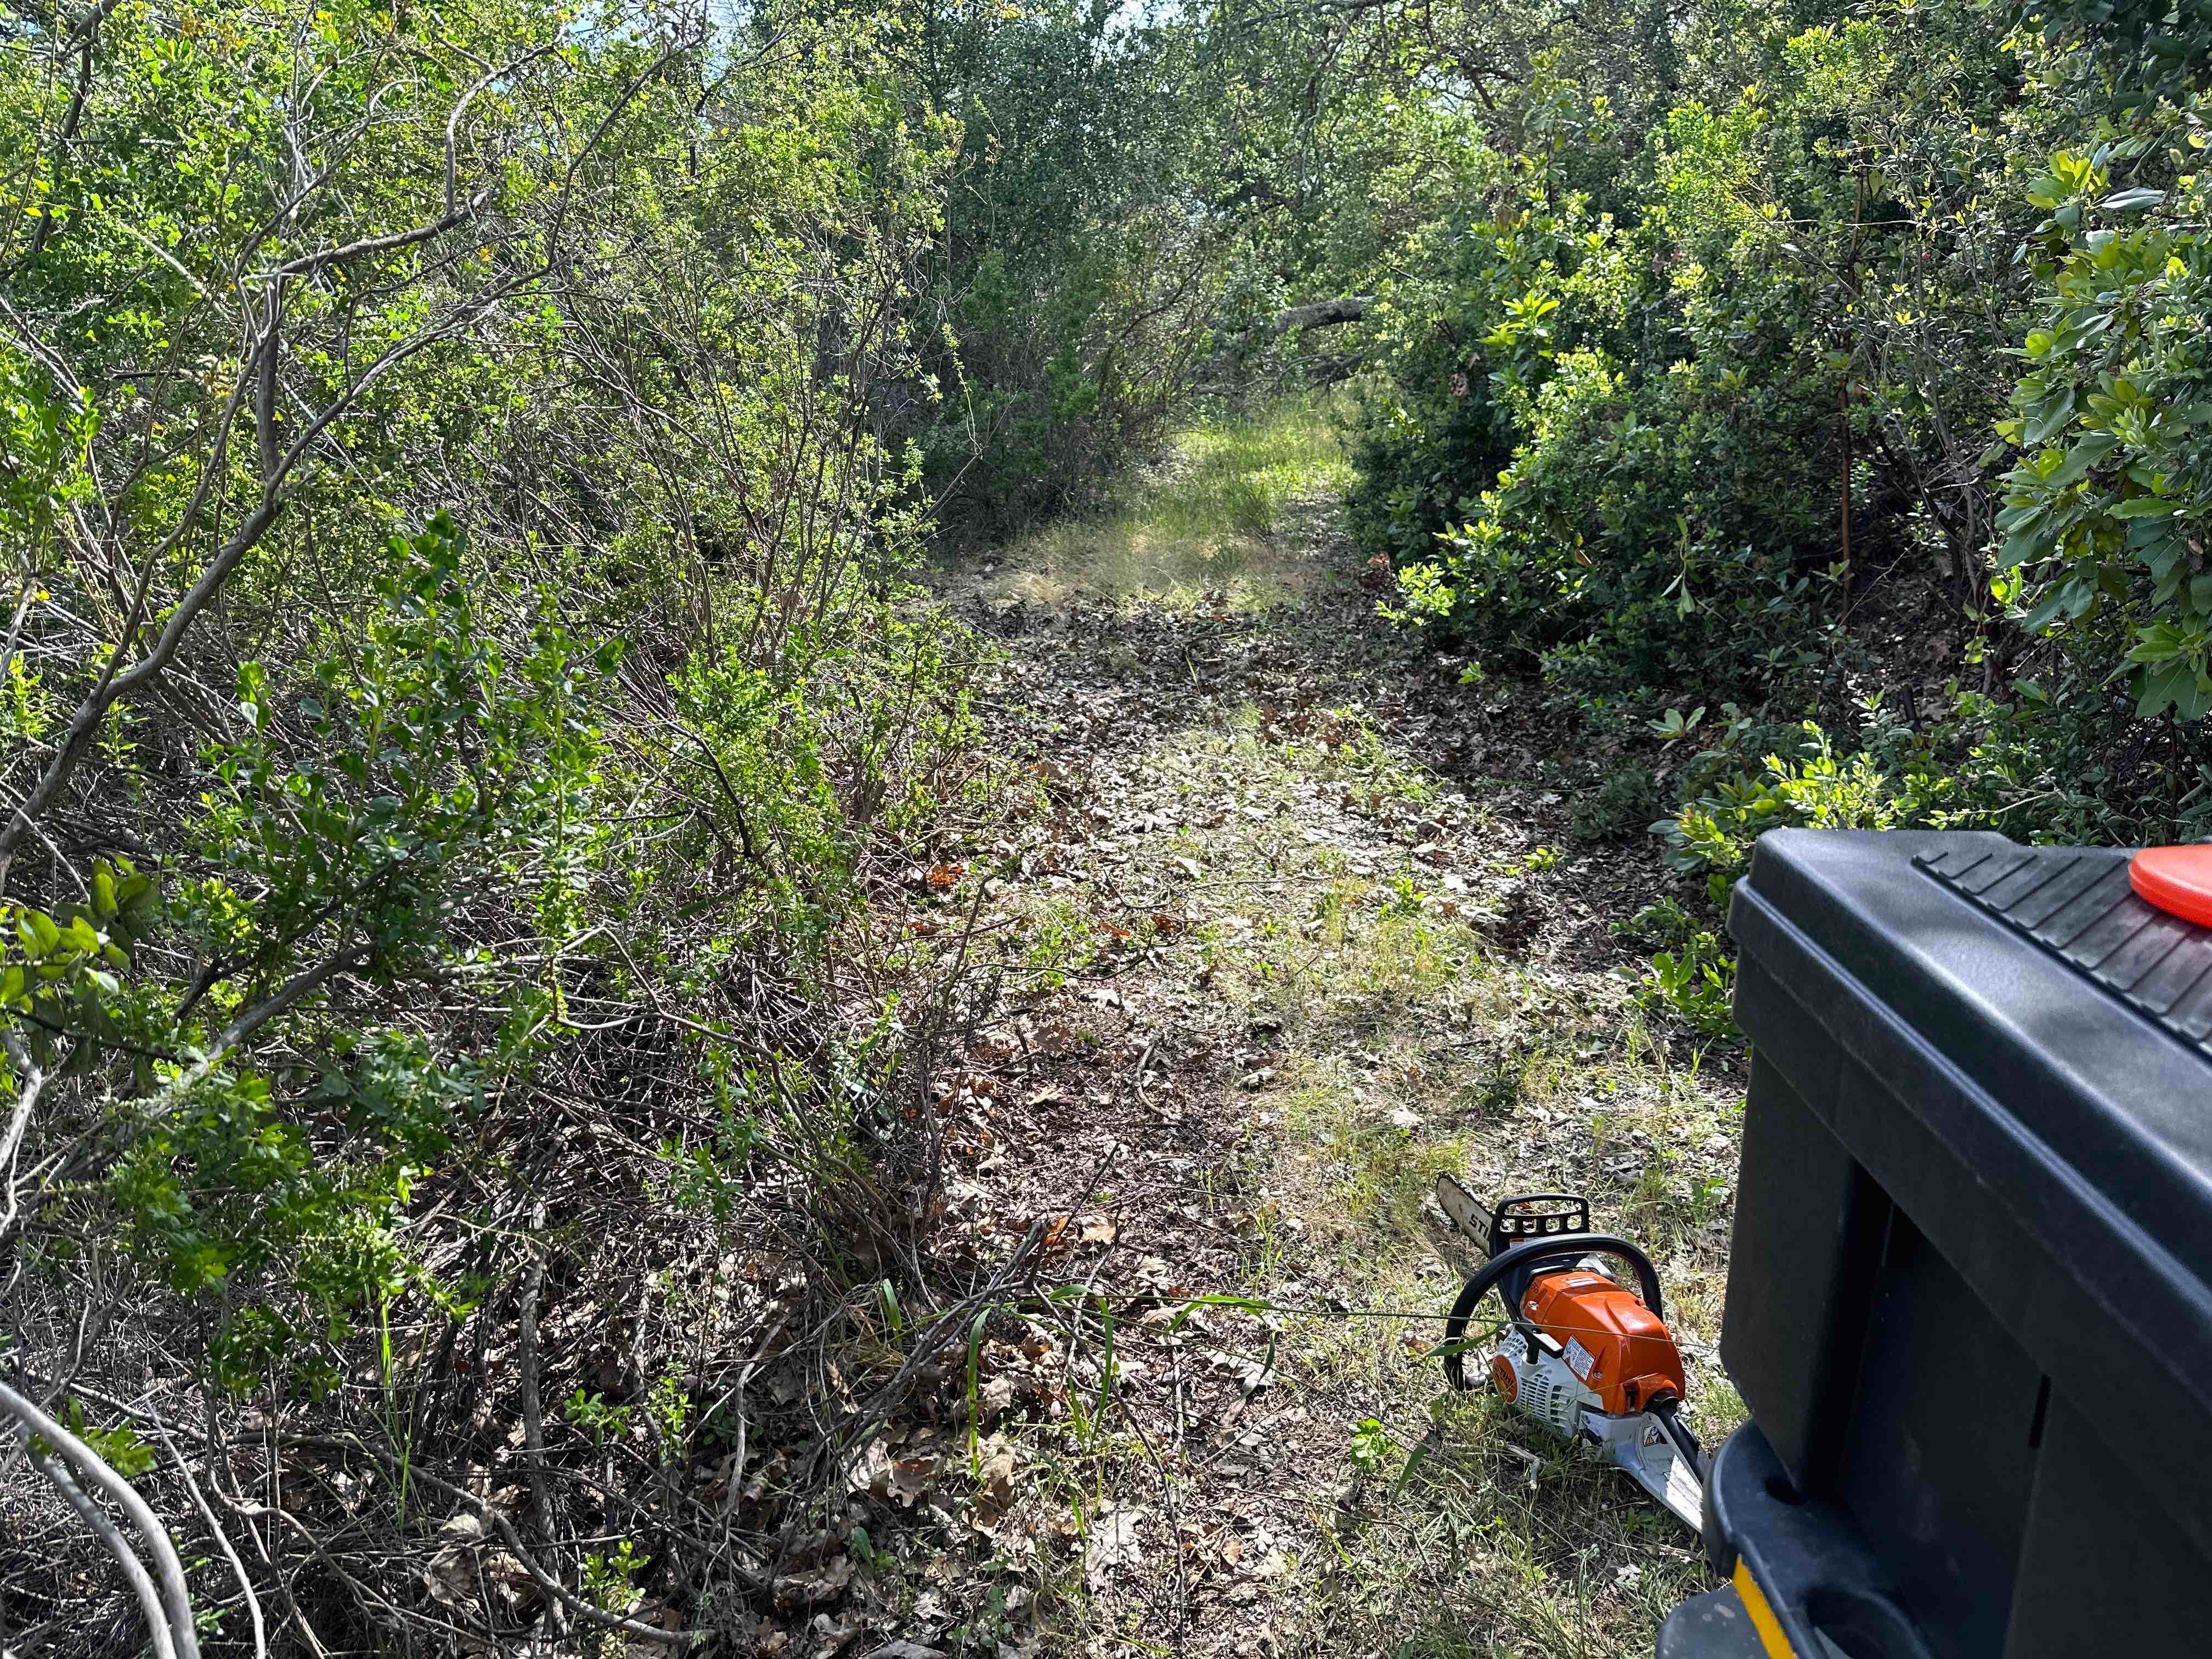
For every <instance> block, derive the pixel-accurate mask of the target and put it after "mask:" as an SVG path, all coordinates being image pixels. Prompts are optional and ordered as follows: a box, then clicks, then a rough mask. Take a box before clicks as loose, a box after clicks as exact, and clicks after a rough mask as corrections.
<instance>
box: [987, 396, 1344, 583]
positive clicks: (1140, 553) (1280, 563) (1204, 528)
mask: <svg viewBox="0 0 2212 1659" xmlns="http://www.w3.org/2000/svg"><path fill="white" fill-rule="evenodd" d="M1349 477H1350V469H1349V466H1348V464H1347V463H1346V461H1345V459H1344V457H1343V454H1342V452H1341V450H1340V447H1338V444H1337V441H1336V436H1335V433H1334V429H1333V428H1332V426H1331V424H1330V421H1329V418H1328V412H1327V410H1326V409H1325V408H1324V407H1323V406H1322V404H1319V403H1318V402H1315V401H1301V402H1296V403H1291V404H1284V405H1281V406H1279V407H1278V408H1276V409H1274V410H1271V411H1269V412H1268V413H1267V414H1266V415H1264V416H1255V417H1250V418H1241V419H1225V420H1220V421H1215V422H1207V423H1205V424H1202V425H1200V426H1196V427H1194V428H1190V429H1188V431H1185V432H1183V433H1182V434H1181V435H1178V436H1177V438H1176V441H1175V442H1174V444H1173V446H1172V448H1171V453H1170V456H1169V458H1168V459H1167V460H1166V462H1165V463H1164V465H1161V466H1160V467H1159V468H1158V470H1157V471H1155V472H1153V473H1152V474H1151V475H1150V476H1148V477H1146V478H1144V479H1142V480H1140V481H1139V483H1136V484H1135V485H1134V486H1133V487H1132V489H1130V490H1129V491H1128V492H1127V495H1126V498H1125V499H1124V500H1122V501H1120V502H1118V503H1116V504H1115V506H1114V507H1111V508H1109V510H1108V511H1106V512H1103V513H1098V514H1097V515H1095V516H1093V517H1091V518H1086V519H1080V520H1070V521H1066V522H1062V523H1059V524H1055V525H1052V526H1048V527H1047V528H1046V529H1044V530H1042V531H1039V532H1037V533H1036V534H1035V535H1032V536H1030V537H1028V538H1024V539H1023V540H1021V541H1018V542H1017V543H1015V544H1013V545H1012V546H1011V547H1008V548H1006V549H1005V550H1002V551H1001V552H1000V555H999V556H998V559H997V561H996V562H997V563H998V565H999V571H998V573H997V574H996V575H995V577H994V579H993V580H991V581H989V582H987V584H986V586H985V591H986V592H988V593H991V594H993V595H994V596H1002V597H1006V598H1018V599H1024V600H1026V601H1028V602H1030V603H1031V604H1036V605H1054V604H1059V603H1062V602H1065V601H1066V600H1068V599H1078V598H1081V599H1147V600H1153V601H1157V602H1159V603H1162V604H1165V605H1171V606H1176V607H1178V608H1191V607H1195V606H1197V605H1200V604H1215V603H1218V604H1226V605H1229V606H1231V607H1232V608H1236V609H1240V610H1252V611H1257V610H1266V609H1267V608H1269V607H1270V606H1273V605H1279V604H1284V603H1286V602H1288V601H1291V600H1293V599H1297V597H1298V596H1299V595H1300V594H1302V593H1304V592H1305V591H1306V590H1307V588H1308V587H1309V586H1310V585H1311V584H1312V582H1313V581H1314V580H1315V579H1316V577H1317V575H1318V574H1319V570H1318V568H1317V566H1316V564H1315V562H1314V561H1313V560H1312V558H1311V557H1310V554H1309V553H1308V551H1307V550H1305V549H1304V547H1302V546H1298V545H1293V544H1290V543H1289V542H1288V541H1286V540H1285V538H1283V537H1282V536H1281V534H1280V533H1279V532H1281V531H1282V530H1283V529H1284V527H1285V524H1286V522H1287V520H1288V519H1289V517H1290V513H1291V508H1292V507H1293V506H1294V505H1295V504H1297V503H1300V502H1313V501H1320V500H1322V499H1324V498H1326V497H1328V496H1329V495H1333V494H1334V492H1336V491H1337V490H1338V489H1340V488H1341V487H1342V486H1343V485H1344V484H1345V483H1346V482H1347V481H1348V479H1349Z"/></svg>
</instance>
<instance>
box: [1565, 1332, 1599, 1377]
mask: <svg viewBox="0 0 2212 1659" xmlns="http://www.w3.org/2000/svg"><path fill="white" fill-rule="evenodd" d="M1596 1358H1597V1356H1596V1355H1595V1354H1593V1353H1592V1352H1590V1351H1589V1349H1588V1348H1585V1347H1584V1346H1583V1345H1582V1344H1581V1343H1580V1342H1578V1341H1577V1340H1575V1339H1574V1338H1573V1337H1569V1338H1568V1339H1567V1369H1568V1370H1571V1371H1572V1372H1573V1373H1574V1374H1575V1375H1576V1376H1579V1377H1580V1378H1582V1380H1583V1382H1585V1383H1587V1382H1589V1374H1590V1366H1591V1365H1592V1364H1594V1363H1595V1360H1596Z"/></svg>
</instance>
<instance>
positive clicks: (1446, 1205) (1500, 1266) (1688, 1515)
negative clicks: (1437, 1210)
mask: <svg viewBox="0 0 2212 1659" xmlns="http://www.w3.org/2000/svg"><path fill="white" fill-rule="evenodd" d="M1437 1205H1438V1206H1440V1207H1441V1208H1442V1209H1443V1212H1444V1215H1445V1218H1447V1219H1448V1220H1449V1222H1450V1223H1451V1225H1452V1228H1453V1230H1454V1231H1455V1232H1457V1233H1458V1234H1459V1235H1460V1236H1461V1237H1462V1238H1464V1239H1466V1240H1467V1242H1468V1243H1471V1244H1473V1245H1474V1247H1475V1248H1476V1249H1479V1250H1480V1251H1481V1253H1482V1255H1483V1256H1484V1257H1485V1258H1486V1259H1485V1260H1484V1261H1483V1264H1482V1266H1481V1267H1479V1268H1477V1269H1476V1270H1475V1272H1474V1275H1473V1276H1472V1277H1470V1278H1469V1279H1468V1281H1467V1284H1466V1285H1465V1287H1464V1288H1462V1290H1461V1291H1460V1294H1459V1300H1458V1302H1457V1303H1455V1304H1454V1305H1453V1307H1452V1311H1451V1319H1450V1322H1449V1323H1448V1324H1446V1325H1445V1327H1444V1341H1443V1356H1444V1376H1446V1377H1447V1378H1448V1379H1449V1381H1450V1383H1451V1384H1452V1386H1453V1387H1454V1388H1455V1389H1468V1388H1473V1387H1474V1386H1476V1385H1475V1384H1474V1383H1470V1382H1469V1381H1468V1374H1467V1352H1468V1348H1469V1346H1471V1345H1472V1343H1473V1342H1475V1341H1480V1340H1481V1334H1480V1332H1478V1333H1477V1334H1476V1336H1475V1337H1474V1338H1473V1339H1470V1338H1469V1336H1468V1325H1469V1324H1470V1322H1472V1321H1473V1320H1474V1313H1475V1310H1476V1309H1478V1308H1479V1307H1480V1306H1481V1305H1482V1302H1483V1299H1484V1298H1485V1297H1487V1296H1489V1295H1490V1294H1491V1293H1492V1291H1496V1292H1497V1294H1498V1299H1499V1301H1500V1302H1502V1303H1503V1304H1504V1310H1505V1322H1504V1324H1503V1325H1502V1326H1500V1327H1498V1331H1497V1336H1498V1346H1497V1347H1496V1349H1495V1350H1494V1351H1493V1352H1492V1355H1491V1358H1490V1381H1491V1384H1492V1387H1494V1388H1495V1389H1497V1390H1498V1397H1499V1398H1501V1399H1502V1400H1504V1401H1505V1402H1506V1404H1508V1405H1509V1406H1511V1407H1513V1408H1514V1409H1515V1410H1516V1411H1518V1412H1520V1413H1523V1414H1524V1415H1526V1416H1528V1417H1532V1418H1534V1419H1535V1420H1536V1421H1537V1422H1539V1423H1541V1424H1542V1425H1544V1426H1545V1427H1547V1428H1548V1429H1550V1430H1551V1431H1553V1433H1554V1434H1556V1435H1558V1436H1559V1437H1560V1438H1561V1439H1563V1440H1566V1441H1569V1442H1571V1443H1575V1444H1577V1445H1579V1446H1582V1447H1583V1448H1585V1449H1588V1450H1589V1452H1590V1453H1591V1454H1592V1455H1595V1456H1597V1457H1600V1458H1602V1459H1604V1460H1606V1461H1607V1462H1612V1463H1615V1464H1618V1465H1619V1466H1620V1468H1624V1469H1626V1470H1627V1471H1628V1473H1629V1474H1630V1475H1631V1476H1632V1477H1633V1478H1634V1480H1635V1481H1636V1483H1637V1485H1638V1486H1642V1487H1643V1488H1644V1491H1646V1492H1650V1494H1651V1495H1652V1496H1653V1497H1654V1498H1657V1499H1658V1500H1659V1501H1660V1502H1661V1503H1662V1504H1665V1505H1666V1506H1667V1507H1668V1509H1669V1510H1672V1511H1674V1514H1675V1515H1676V1516H1680V1519H1681V1520H1682V1522H1684V1523H1685V1524H1686V1525H1687V1526H1688V1527H1690V1528H1692V1530H1701V1529H1702V1510H1703V1506H1704V1498H1705V1454H1704V1453H1703V1452H1702V1451H1701V1450H1700V1449H1699V1446H1698V1441H1697V1437H1696V1436H1695V1435H1693V1434H1692V1433H1691V1432H1690V1425H1688V1424H1686V1423H1685V1422H1684V1421H1682V1419H1681V1416H1680V1408H1681V1405H1682V1401H1683V1400H1684V1399H1685V1398H1686V1394H1687V1389H1686V1385H1685V1383H1684V1381H1683V1376H1682V1355H1681V1351H1680V1349H1678V1348H1677V1347H1676V1346H1674V1335H1673V1334H1672V1333H1671V1332H1669V1331H1668V1328H1667V1323H1666V1310H1665V1307H1664V1304H1662V1301H1661V1299H1660V1294H1659V1274H1658V1272H1657V1270H1656V1269H1655V1268H1654V1267H1652V1265H1651V1258H1650V1256H1648V1255H1644V1252H1643V1251H1642V1250H1640V1249H1638V1248H1637V1247H1636V1246H1635V1245H1634V1244H1632V1243H1629V1241H1628V1240H1626V1239H1625V1238H1617V1237H1613V1235H1612V1234H1610V1233H1595V1232H1592V1231H1590V1225H1589V1204H1588V1203H1587V1202H1585V1201H1584V1200H1582V1199H1580V1198H1577V1197H1575V1196H1573V1195H1571V1194H1565V1193H1528V1194H1520V1195H1517V1196H1516V1197H1512V1198H1504V1199H1500V1200H1498V1202H1497V1203H1496V1204H1495V1205H1494V1206H1487V1207H1486V1206H1483V1205H1481V1204H1480V1203H1478V1202H1476V1201H1475V1199H1474V1196H1473V1194H1470V1193H1468V1190H1467V1188H1464V1187H1462V1186H1461V1185H1460V1184H1459V1182H1456V1181H1455V1180H1453V1179H1452V1178H1451V1177H1450V1176H1448V1175H1447V1176H1437ZM1608 1259H1609V1260H1613V1261H1622V1262H1626V1264H1627V1265H1628V1266H1629V1267H1630V1268H1632V1270H1633V1272H1634V1273H1635V1277H1636V1281H1637V1287H1636V1289H1635V1290H1630V1289H1629V1288H1628V1287H1627V1286H1626V1285H1624V1284H1622V1283H1621V1282H1620V1280H1619V1279H1614V1278H1613V1277H1612V1276H1611V1275H1610V1274H1609V1273H1606V1272H1605V1271H1604V1263H1605V1261H1607V1260H1608Z"/></svg>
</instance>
